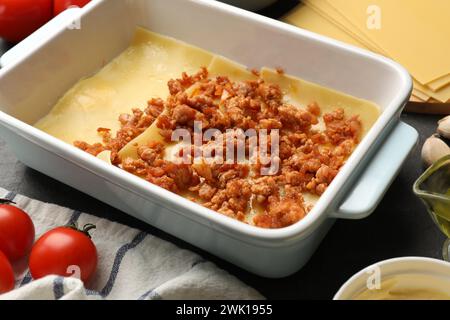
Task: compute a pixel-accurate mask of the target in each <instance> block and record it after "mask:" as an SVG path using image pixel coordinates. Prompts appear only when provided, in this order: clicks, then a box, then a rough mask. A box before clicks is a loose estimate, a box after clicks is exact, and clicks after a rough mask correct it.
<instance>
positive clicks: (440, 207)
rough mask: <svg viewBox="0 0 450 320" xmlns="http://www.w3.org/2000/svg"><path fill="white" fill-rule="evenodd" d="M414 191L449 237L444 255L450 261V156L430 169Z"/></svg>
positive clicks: (419, 180)
mask: <svg viewBox="0 0 450 320" xmlns="http://www.w3.org/2000/svg"><path fill="white" fill-rule="evenodd" d="M413 190H414V193H415V194H416V195H417V196H418V197H419V198H420V199H422V201H423V202H424V203H425V206H426V207H427V209H428V212H429V213H430V215H431V218H432V219H433V221H434V222H435V223H436V225H437V226H438V227H439V229H440V230H441V231H442V232H443V233H444V234H445V235H446V236H447V238H448V239H447V241H446V242H445V243H444V247H443V249H442V255H443V257H444V259H445V260H447V261H450V260H449V258H450V252H449V249H450V155H448V156H445V157H444V158H442V159H440V160H438V161H437V162H436V163H434V164H433V165H432V166H431V167H429V168H428V169H427V170H426V171H425V172H424V173H423V174H422V176H420V178H419V179H417V181H416V182H415V183H414V187H413Z"/></svg>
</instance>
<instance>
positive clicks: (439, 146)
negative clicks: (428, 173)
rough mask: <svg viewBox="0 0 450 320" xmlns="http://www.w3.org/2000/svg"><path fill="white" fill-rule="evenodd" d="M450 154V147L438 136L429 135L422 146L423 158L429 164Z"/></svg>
mask: <svg viewBox="0 0 450 320" xmlns="http://www.w3.org/2000/svg"><path fill="white" fill-rule="evenodd" d="M448 154H450V147H449V146H448V145H447V144H446V143H445V142H444V141H442V140H441V139H439V138H438V137H437V136H431V137H429V138H428V139H427V140H426V141H425V143H424V144H423V147H422V159H423V162H424V163H425V164H426V165H427V166H431V165H432V164H433V163H435V162H436V161H438V160H439V159H441V158H442V157H444V156H446V155H448Z"/></svg>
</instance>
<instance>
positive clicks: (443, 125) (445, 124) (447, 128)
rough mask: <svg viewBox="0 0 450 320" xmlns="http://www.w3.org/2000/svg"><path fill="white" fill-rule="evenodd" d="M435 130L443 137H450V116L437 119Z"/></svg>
mask: <svg viewBox="0 0 450 320" xmlns="http://www.w3.org/2000/svg"><path fill="white" fill-rule="evenodd" d="M438 125H439V126H438V128H437V132H438V133H439V135H441V136H443V137H444V138H447V139H450V116H447V117H445V118H444V119H441V120H439V122H438Z"/></svg>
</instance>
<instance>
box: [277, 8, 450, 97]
mask: <svg viewBox="0 0 450 320" xmlns="http://www.w3.org/2000/svg"><path fill="white" fill-rule="evenodd" d="M349 2H353V1H349ZM304 3H305V5H299V6H297V7H296V8H295V9H294V10H292V11H291V12H290V13H289V14H288V15H287V16H285V17H284V18H283V20H284V21H286V22H288V23H291V24H294V25H296V26H298V27H301V28H304V29H307V30H310V31H313V32H317V33H320V34H323V35H325V36H328V37H331V38H334V39H337V40H340V41H343V42H346V43H349V44H352V45H355V46H358V47H361V48H364V49H368V50H371V51H374V52H376V53H379V54H383V55H386V56H389V54H388V53H387V52H386V51H385V50H384V49H382V48H380V47H379V46H378V45H375V44H374V43H373V42H372V41H370V39H369V38H368V36H367V35H365V34H364V33H363V32H361V31H360V30H359V29H358V28H356V26H355V25H354V24H352V22H351V21H350V20H348V19H347V18H346V17H345V16H344V15H343V14H341V13H340V12H339V11H338V10H336V9H335V8H334V7H333V6H331V5H330V4H329V2H328V1H326V0H306V1H304ZM413 76H414V74H413ZM447 78H449V77H448V76H444V77H441V78H439V79H437V80H436V81H434V82H432V83H430V85H433V86H434V88H436V89H437V90H433V89H432V88H431V87H429V86H428V85H423V84H421V83H420V82H419V81H418V80H417V79H414V87H415V89H414V94H415V95H416V96H417V97H419V98H420V99H422V100H424V101H427V100H429V99H430V97H432V98H434V99H435V100H438V101H440V102H446V101H448V100H450V85H448V84H447V85H446V84H445V82H446V79H447Z"/></svg>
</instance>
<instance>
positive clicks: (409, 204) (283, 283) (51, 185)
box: [0, 0, 445, 299]
mask: <svg viewBox="0 0 450 320" xmlns="http://www.w3.org/2000/svg"><path fill="white" fill-rule="evenodd" d="M295 2H296V1H295V0H293V1H289V0H288V1H283V2H282V3H281V4H280V3H279V4H277V5H275V6H273V7H271V8H269V9H266V10H264V11H263V12H262V13H263V14H265V15H268V16H271V17H278V16H280V15H281V14H282V13H283V12H285V11H286V9H288V8H289V7H292V5H293V4H294V3H295ZM9 47H10V45H8V44H6V43H5V42H2V41H1V39H0V54H1V53H3V52H4V51H6V50H7V49H8V48H9ZM438 119H439V117H437V116H427V115H415V114H403V115H402V121H404V122H406V123H408V124H410V125H411V126H413V127H414V128H416V129H417V131H419V133H420V142H419V145H418V146H417V147H416V148H415V149H414V150H413V152H412V153H411V155H410V156H409V158H408V160H407V161H406V163H405V164H404V166H403V168H402V170H401V171H400V174H399V176H398V177H397V179H396V180H395V182H394V183H393V184H392V186H391V187H390V189H389V191H388V192H387V193H386V196H385V197H384V199H383V201H382V202H381V203H380V205H379V206H378V208H377V210H376V211H375V212H374V213H373V214H372V215H371V216H370V217H369V218H366V219H364V220H356V221H350V220H339V221H337V222H336V224H335V225H334V227H333V228H332V229H331V231H330V232H329V233H328V235H327V237H326V238H325V240H324V241H323V242H322V244H321V245H320V247H319V249H318V250H317V252H316V253H315V254H314V256H313V257H312V259H311V260H310V262H309V263H308V264H307V265H306V266H305V267H304V268H303V269H302V270H300V271H299V272H297V273H296V274H295V275H293V276H290V277H288V278H284V279H276V280H273V279H265V278H261V277H258V276H255V275H253V274H250V273H248V272H246V271H244V270H242V269H240V268H238V267H236V266H233V265H231V264H229V263H227V262H225V261H223V260H221V259H219V258H217V257H215V256H212V255H210V254H208V253H206V252H204V251H202V250H199V249H197V248H195V247H193V246H191V245H189V244H187V243H185V242H183V241H181V240H179V239H176V238H174V237H172V236H170V235H167V234H165V233H164V232H162V231H160V230H157V229H155V228H153V227H151V226H149V225H147V224H145V223H142V222H140V221H139V220H136V219H134V218H132V217H130V216H128V215H127V214H125V213H123V212H121V211H118V210H116V209H114V208H112V207H110V206H108V205H106V204H104V203H102V202H100V201H98V200H96V199H93V198H91V197H90V196H88V195H86V194H84V193H81V192H79V191H77V190H75V189H72V188H70V187H68V186H66V185H64V184H62V183H60V182H58V181H56V180H54V179H51V178H49V177H47V176H45V175H43V174H41V173H39V172H37V171H34V170H32V169H30V168H27V167H26V166H24V165H23V164H22V163H20V162H18V160H17V159H16V157H15V156H14V154H12V153H11V152H10V150H9V149H8V146H7V145H6V144H5V142H4V141H3V140H2V139H1V137H0V187H3V188H5V189H8V190H11V191H15V192H18V193H21V194H24V195H26V196H28V197H32V198H35V199H38V200H41V201H45V202H52V203H56V204H59V205H62V206H66V207H70V208H73V209H77V210H80V211H83V212H87V213H90V214H93V215H96V216H99V217H104V218H107V219H110V220H114V221H117V222H120V223H123V224H126V225H129V226H131V227H134V228H138V229H141V230H145V231H147V232H149V233H151V234H154V235H156V236H159V237H161V238H163V239H166V240H168V241H171V242H173V243H175V244H177V245H178V246H180V247H183V248H187V249H190V250H192V251H195V252H198V253H199V254H201V255H203V256H204V257H205V258H207V259H210V260H212V261H213V262H215V263H216V264H217V265H218V266H220V267H221V268H223V269H225V270H227V271H228V272H230V273H231V274H233V275H235V276H236V277H238V278H239V279H241V280H242V281H244V282H246V283H247V284H249V285H250V286H253V287H254V288H256V289H257V290H259V291H260V292H261V293H262V294H263V295H265V296H266V297H267V298H270V299H331V298H332V297H333V295H334V294H335V293H336V291H337V290H338V289H339V287H340V286H341V285H342V284H343V283H344V282H345V281H346V280H347V279H348V278H349V277H350V276H351V275H353V274H354V273H355V272H357V271H359V270H360V269H362V268H364V267H366V266H368V265H370V264H372V263H375V262H377V261H380V260H384V259H388V258H393V257H401V256H425V257H434V258H441V247H442V244H443V242H444V240H445V238H444V236H443V235H442V234H441V233H440V232H439V231H438V229H437V228H436V227H435V226H434V224H433V222H432V221H431V219H430V217H429V216H428V214H427V212H426V210H425V208H424V206H423V205H422V203H421V202H420V200H419V199H417V198H416V197H415V196H414V194H413V192H412V190H411V189H412V184H413V182H414V181H415V180H416V179H417V177H418V176H419V175H420V174H421V173H422V171H423V168H422V165H421V160H420V146H421V145H422V143H423V141H424V140H425V139H426V138H427V137H428V136H430V135H431V134H433V133H434V132H435V130H436V122H437V120H438Z"/></svg>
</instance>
